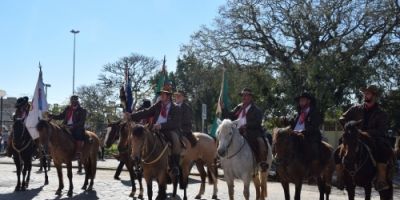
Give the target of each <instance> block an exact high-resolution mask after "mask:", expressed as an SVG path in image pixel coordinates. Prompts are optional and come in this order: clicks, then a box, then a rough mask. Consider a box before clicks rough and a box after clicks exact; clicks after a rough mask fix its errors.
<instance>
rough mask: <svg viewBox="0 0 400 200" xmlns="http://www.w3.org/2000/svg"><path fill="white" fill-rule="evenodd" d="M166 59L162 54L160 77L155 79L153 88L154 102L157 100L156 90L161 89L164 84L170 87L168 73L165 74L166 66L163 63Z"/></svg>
mask: <svg viewBox="0 0 400 200" xmlns="http://www.w3.org/2000/svg"><path fill="white" fill-rule="evenodd" d="M165 62H166V59H165V56H164V60H163V65H162V69H161V72H160V77H159V78H158V80H157V85H156V87H155V88H154V93H155V96H154V100H153V101H154V103H156V102H158V92H159V91H161V90H162V89H163V88H164V87H165V86H167V85H169V87H172V86H171V85H170V82H169V80H168V74H167V66H166V65H165Z"/></svg>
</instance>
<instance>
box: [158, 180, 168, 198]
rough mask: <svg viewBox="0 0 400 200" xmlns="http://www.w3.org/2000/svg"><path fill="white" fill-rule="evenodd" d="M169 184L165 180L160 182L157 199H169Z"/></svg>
mask: <svg viewBox="0 0 400 200" xmlns="http://www.w3.org/2000/svg"><path fill="white" fill-rule="evenodd" d="M166 190H167V184H166V183H165V182H160V183H159V184H158V195H157V197H156V200H165V199H167V193H166Z"/></svg>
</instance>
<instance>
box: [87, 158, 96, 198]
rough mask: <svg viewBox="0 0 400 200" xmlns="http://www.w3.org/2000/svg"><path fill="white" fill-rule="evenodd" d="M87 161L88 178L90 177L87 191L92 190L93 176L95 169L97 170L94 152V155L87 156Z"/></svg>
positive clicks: (94, 175)
mask: <svg viewBox="0 0 400 200" xmlns="http://www.w3.org/2000/svg"><path fill="white" fill-rule="evenodd" d="M87 163H89V167H88V169H89V174H90V176H89V178H90V184H89V187H88V189H87V190H88V191H92V190H93V184H94V178H95V177H96V170H97V157H96V154H95V153H94V157H93V156H92V157H89V160H88V161H87Z"/></svg>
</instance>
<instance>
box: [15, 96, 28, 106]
mask: <svg viewBox="0 0 400 200" xmlns="http://www.w3.org/2000/svg"><path fill="white" fill-rule="evenodd" d="M28 101H29V98H28V97H26V96H25V97H20V98H18V99H17V102H16V103H15V107H16V108H19V107H21V106H24V105H26V104H28Z"/></svg>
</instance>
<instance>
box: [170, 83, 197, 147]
mask: <svg viewBox="0 0 400 200" xmlns="http://www.w3.org/2000/svg"><path fill="white" fill-rule="evenodd" d="M174 95H175V104H176V105H177V106H178V107H180V108H181V124H180V132H181V133H182V134H183V135H184V136H185V137H186V138H187V139H188V140H189V142H190V144H191V145H192V147H194V146H196V143H197V140H196V138H195V137H194V135H193V133H192V113H193V111H192V108H191V107H190V105H189V103H188V102H187V101H186V93H185V92H184V91H183V90H178V91H176V92H175V93H174Z"/></svg>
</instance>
